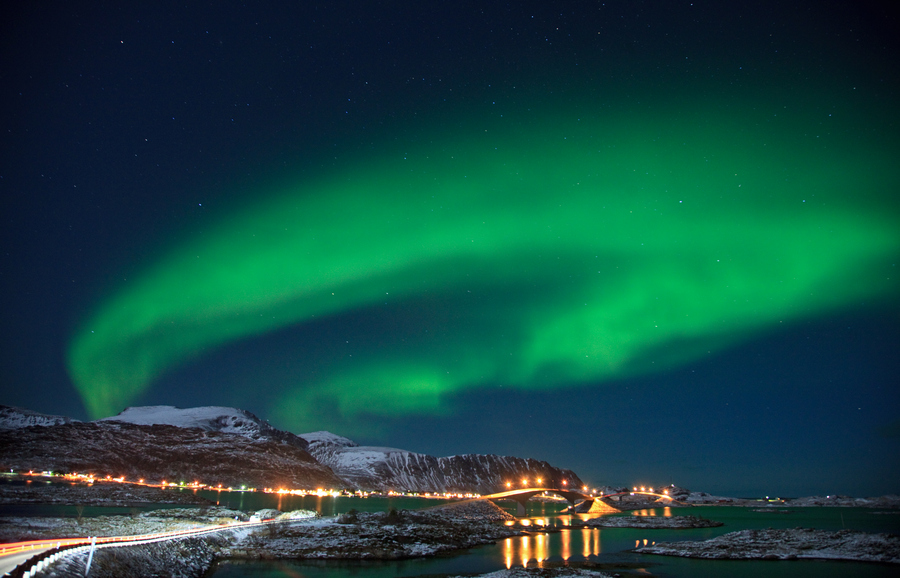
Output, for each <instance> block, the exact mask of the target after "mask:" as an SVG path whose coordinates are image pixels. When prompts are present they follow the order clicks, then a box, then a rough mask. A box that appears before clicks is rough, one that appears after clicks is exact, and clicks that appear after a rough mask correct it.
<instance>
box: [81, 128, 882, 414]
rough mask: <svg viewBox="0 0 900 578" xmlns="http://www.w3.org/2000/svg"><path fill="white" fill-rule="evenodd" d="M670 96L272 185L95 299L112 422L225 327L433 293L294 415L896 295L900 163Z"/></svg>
mask: <svg viewBox="0 0 900 578" xmlns="http://www.w3.org/2000/svg"><path fill="white" fill-rule="evenodd" d="M679 114H680V117H681V118H679V120H678V121H675V122H673V121H670V120H668V117H670V116H674V115H672V114H671V112H670V111H665V110H664V111H662V112H660V113H659V114H652V113H651V114H646V113H645V114H643V115H640V116H638V115H633V118H628V117H624V118H619V119H615V120H613V119H612V118H604V117H600V118H595V119H584V120H582V119H569V126H560V125H561V124H562V123H557V122H552V123H546V124H547V126H546V127H545V126H542V127H537V128H536V130H534V131H531V130H528V128H530V127H526V128H525V129H523V130H527V134H526V135H523V134H518V135H503V134H500V135H498V136H494V135H492V134H487V135H485V136H479V137H477V138H475V139H472V140H471V141H466V140H464V139H460V140H458V141H457V142H451V143H450V144H446V145H445V144H444V143H440V142H439V143H436V144H435V145H434V146H433V147H432V148H430V149H428V150H421V151H417V152H416V154H407V155H406V156H405V157H402V158H401V157H394V158H391V157H389V156H388V157H385V158H380V159H379V158H376V159H375V160H371V161H369V162H367V163H364V164H363V166H361V167H358V168H354V169H350V170H347V171H341V172H340V173H339V174H337V175H329V176H327V177H323V178H321V179H319V180H317V181H313V182H309V183H307V182H302V181H301V182H299V183H297V184H296V185H295V186H293V187H286V188H285V189H286V190H283V191H276V192H274V193H272V192H268V191H266V192H263V193H262V195H261V196H262V197H263V199H264V200H261V201H259V202H256V203H253V204H250V205H248V206H247V207H245V208H243V209H242V210H240V211H237V212H236V214H235V215H232V216H230V217H229V218H227V219H223V221H222V222H221V223H216V224H215V226H213V227H212V228H211V230H210V231H208V232H206V233H204V235H203V236H202V237H198V238H194V239H190V240H188V241H186V242H185V243H184V244H183V245H182V246H180V247H177V248H176V249H174V250H173V251H172V252H171V253H169V254H167V255H165V256H164V257H163V258H162V259H160V261H159V262H158V263H156V264H154V265H153V266H151V267H149V268H148V269H147V270H145V271H141V272H139V273H138V278H137V280H136V281H135V282H134V283H133V284H132V285H131V286H130V288H129V290H127V291H124V292H122V293H121V294H118V295H115V296H113V297H112V298H111V299H110V300H109V301H108V302H106V303H104V304H102V305H101V307H100V308H99V310H98V312H97V314H96V316H95V317H93V318H92V319H91V320H90V321H88V322H87V323H86V324H85V326H84V329H82V331H81V332H80V333H79V334H78V335H77V336H76V338H75V340H74V341H73V345H72V349H71V350H70V355H69V359H70V368H71V371H72V376H73V379H74V381H75V383H76V385H77V386H78V388H79V391H80V392H81V394H82V396H83V398H84V400H85V403H86V405H87V406H88V408H90V410H91V413H92V415H93V416H95V417H101V416H105V415H109V414H111V413H113V412H115V410H116V408H118V407H122V406H125V405H128V404H130V403H131V402H132V401H133V400H134V399H135V398H136V396H137V395H139V394H140V393H142V392H143V391H144V390H145V389H146V388H148V387H150V386H151V384H152V382H153V379H154V378H156V377H157V376H159V375H160V374H161V373H163V372H164V371H166V370H167V369H169V368H171V367H172V366H174V365H176V364H178V363H179V362H183V361H185V360H188V359H191V358H193V357H195V356H197V355H201V354H202V352H203V351H204V350H207V349H209V348H212V347H216V346H219V345H221V344H223V343H226V342H229V341H232V340H236V339H241V338H244V337H247V336H252V335H256V334H259V333H264V332H267V331H271V330H273V329H277V328H280V327H284V326H287V325H294V324H302V323H304V322H307V321H310V320H312V319H313V318H315V317H322V316H330V315H336V314H340V313H342V312H346V311H359V312H362V313H361V314H362V315H365V312H366V311H367V310H369V309H372V308H377V307H379V306H384V305H395V306H398V305H399V306H401V307H402V304H404V303H406V302H412V303H417V304H421V303H422V301H423V299H424V298H426V297H427V298H428V301H429V302H428V304H427V305H420V306H422V307H424V308H425V309H426V310H425V311H424V314H425V315H434V314H436V313H437V311H428V310H427V309H428V308H434V309H436V310H449V311H452V312H453V317H454V320H453V322H452V323H450V324H448V326H447V327H446V330H445V332H444V334H443V335H442V336H441V337H440V338H438V339H436V340H435V341H433V342H430V343H416V342H410V343H405V344H402V345H401V344H393V345H392V346H391V347H389V348H388V349H386V350H385V349H382V348H377V349H363V350H362V351H361V352H360V354H359V358H358V360H355V361H354V362H353V363H344V364H340V365H339V366H334V367H328V368H327V369H326V370H325V371H324V372H323V375H321V376H320V377H319V379H318V380H310V381H308V382H299V383H297V384H296V389H295V390H294V391H292V392H290V393H289V394H288V400H287V403H288V405H287V406H286V407H287V408H289V409H288V411H289V414H287V415H291V416H293V420H296V423H297V427H299V428H300V429H303V428H305V429H316V428H325V427H327V425H328V424H327V423H321V422H319V421H317V420H316V418H315V417H314V415H315V414H314V413H312V412H308V411H306V412H304V409H303V408H312V407H316V405H317V403H321V402H323V401H326V400H327V402H328V403H331V404H334V405H335V406H336V407H337V408H339V411H340V413H341V414H343V416H344V417H345V418H346V417H354V416H356V414H358V413H360V412H363V411H366V412H371V413H375V414H387V415H391V414H404V413H417V412H429V411H435V410H436V409H437V408H440V407H441V406H442V400H441V398H442V396H443V395H444V394H446V393H448V392H454V391H458V390H465V389H468V388H474V387H480V386H483V385H485V384H493V383H506V384H508V385H511V386H513V387H521V388H530V389H552V388H556V387H560V386H565V385H569V384H571V383H572V382H576V383H577V382H583V381H588V380H592V381H598V382H602V381H605V380H608V379H611V378H616V377H628V376H631V375H634V374H640V373H648V372H656V371H663V370H665V369H669V368H670V367H672V366H673V365H677V364H680V363H683V362H685V361H689V360H692V359H695V358H696V357H697V356H700V355H705V354H708V353H710V352H711V351H712V350H718V349H720V348H722V347H726V346H728V345H731V344H734V343H735V342H739V341H740V340H742V339H743V338H744V337H745V336H747V335H751V334H753V333H754V332H758V331H761V330H765V329H766V328H769V327H771V326H773V325H776V324H781V323H792V322H795V321H797V320H798V319H804V318H807V317H810V316H814V315H819V314H821V313H823V312H827V311H829V310H834V309H839V308H841V307H845V306H847V305H848V304H849V303H853V302H855V301H857V300H860V299H875V300H878V299H885V298H887V297H888V296H890V295H892V294H893V293H894V292H895V291H896V282H891V280H890V279H889V278H888V277H889V274H890V266H891V258H892V257H893V256H894V255H896V254H897V251H898V249H900V231H898V230H897V228H896V227H895V226H894V225H895V223H896V220H895V217H896V214H890V213H889V214H884V213H883V212H880V211H878V210H875V208H876V207H878V206H879V204H880V203H881V202H884V201H886V200H889V197H890V193H891V191H892V190H894V188H895V187H896V184H897V181H896V179H895V175H893V174H892V173H893V172H894V171H893V169H891V168H890V164H891V159H889V158H886V157H885V156H884V155H883V154H880V153H879V151H877V150H866V151H853V150H847V149H846V148H843V147H842V146H841V144H840V142H837V141H838V139H837V138H834V137H832V138H828V139H825V140H823V139H821V138H816V139H814V138H811V137H810V136H809V135H808V134H804V135H802V136H799V135H797V134H796V132H795V131H797V127H796V126H791V122H790V121H788V122H786V123H784V124H786V125H788V126H787V127H782V126H779V125H778V124H776V123H772V124H773V125H774V126H772V127H765V128H763V129H756V130H754V127H752V124H751V122H752V121H747V120H744V119H742V118H741V117H739V116H738V117H737V118H728V117H727V116H725V115H720V116H710V115H708V114H707V115H702V114H700V113H699V111H698V112H695V113H690V112H687V111H684V110H680V111H679ZM821 116H822V117H824V118H823V119H820V120H827V116H826V115H824V114H822V115H821ZM803 120H807V119H803ZM747 125H751V126H747ZM828 129H831V130H835V129H836V127H826V128H825V130H828ZM837 130H838V131H839V130H840V129H839V128H837ZM486 132H487V131H486ZM735 134H739V135H741V136H740V138H739V139H733V135H735ZM872 174H875V175H891V177H888V178H885V179H882V180H877V179H875V180H868V181H867V180H866V179H865V178H863V175H872ZM849 189H853V190H855V191H856V195H855V196H854V198H853V200H852V202H847V200H846V199H845V194H844V193H845V191H847V190H849ZM266 196H269V197H270V198H265V197H266ZM400 315H403V314H402V313H400ZM486 321H488V322H487V323H485V322H486ZM486 325H487V326H486ZM385 338H386V340H387V341H391V340H392V336H391V335H386V336H385ZM297 355H298V356H302V355H303V352H302V351H297ZM315 400H318V402H315ZM287 415H286V416H285V417H287Z"/></svg>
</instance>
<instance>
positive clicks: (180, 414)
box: [98, 405, 307, 450]
mask: <svg viewBox="0 0 900 578" xmlns="http://www.w3.org/2000/svg"><path fill="white" fill-rule="evenodd" d="M98 421H99V422H106V421H123V422H127V423H133V424H137V425H174V426H178V427H184V428H199V429H202V430H205V431H216V432H222V433H229V434H235V435H240V436H243V437H245V438H248V439H250V440H254V441H275V442H281V443H287V444H290V445H293V446H296V447H298V448H300V449H304V450H305V449H306V446H307V442H306V440H305V439H303V438H301V437H300V436H298V435H295V434H292V433H291V432H286V431H282V430H280V429H276V428H274V427H272V425H270V424H269V422H267V421H263V420H261V419H260V418H258V417H256V416H255V415H253V414H252V413H250V412H249V411H245V410H243V409H235V408H233V407H218V406H206V407H190V408H180V407H174V406H171V405H148V406H144V407H128V408H125V411H123V412H122V413H120V414H118V415H114V416H112V417H105V418H103V419H101V420H98Z"/></svg>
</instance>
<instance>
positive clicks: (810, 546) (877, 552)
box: [635, 528, 900, 564]
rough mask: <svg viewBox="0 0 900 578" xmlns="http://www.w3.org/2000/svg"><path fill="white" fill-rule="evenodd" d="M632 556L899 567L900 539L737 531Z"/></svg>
mask: <svg viewBox="0 0 900 578" xmlns="http://www.w3.org/2000/svg"><path fill="white" fill-rule="evenodd" d="M635 552H638V553H641V554H658V555H662V556H679V557H684V558H706V559H714V560H799V559H825V560H848V561H853V562H881V563H890V564H900V536H896V535H894V534H870V533H866V532H857V531H853V530H839V531H837V532H829V531H826V530H814V529H811V528H793V529H787V530H773V529H767V530H739V531H737V532H730V533H728V534H724V535H722V536H718V537H716V538H713V539H711V540H705V541H702V542H662V543H659V544H655V545H653V546H645V547H643V548H638V549H636V550H635Z"/></svg>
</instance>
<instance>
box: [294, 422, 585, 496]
mask: <svg viewBox="0 0 900 578" xmlns="http://www.w3.org/2000/svg"><path fill="white" fill-rule="evenodd" d="M300 437H302V438H304V439H305V440H306V441H307V442H309V447H308V448H307V451H309V453H310V454H312V455H313V457H315V458H316V460H317V461H318V462H319V463H321V464H323V465H326V466H328V467H330V468H331V469H332V471H334V473H335V474H336V475H337V476H338V477H340V478H341V479H343V480H345V481H346V482H347V483H348V484H349V486H350V487H353V488H360V489H366V490H381V491H388V490H395V491H412V492H441V493H443V492H475V493H479V494H490V493H494V492H501V491H503V490H506V489H507V487H506V483H507V482H510V483H513V484H515V485H519V484H520V483H521V481H522V480H523V479H528V480H530V481H531V483H530V484H529V485H538V484H537V479H538V478H540V479H541V485H543V486H545V487H563V486H568V487H574V488H580V487H581V485H582V482H581V480H580V479H579V478H578V476H577V475H575V473H574V472H572V471H571V470H566V469H561V468H556V467H553V466H551V465H550V464H548V463H547V462H544V461H540V460H535V459H530V458H517V457H509V456H498V455H490V454H489V455H481V454H465V455H458V456H450V457H442V458H438V457H434V456H430V455H426V454H419V453H415V452H411V451H407V450H401V449H397V448H385V447H372V446H360V445H358V444H356V443H354V442H353V441H351V440H349V439H347V438H345V437H341V436H337V435H334V434H332V433H329V432H312V433H306V434H301V435H300ZM563 482H565V483H563Z"/></svg>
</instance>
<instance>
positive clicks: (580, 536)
mask: <svg viewBox="0 0 900 578" xmlns="http://www.w3.org/2000/svg"><path fill="white" fill-rule="evenodd" d="M181 491H185V492H187V491H194V490H181ZM196 493H198V494H200V495H203V496H205V497H207V498H209V499H211V500H213V501H215V502H217V503H219V504H220V505H222V506H226V507H230V508H234V509H240V510H260V509H263V508H277V509H279V510H283V511H289V510H297V509H304V510H314V511H316V512H318V513H319V514H321V515H322V516H335V515H338V514H341V513H343V512H346V511H348V510H350V509H355V510H358V511H361V512H385V511H387V510H389V509H390V508H396V509H398V510H400V509H409V510H411V509H417V508H422V507H428V506H435V505H439V504H441V503H446V502H445V501H443V500H425V499H421V498H366V499H361V498H349V497H337V498H332V497H324V498H322V497H311V496H308V497H300V496H278V495H273V494H263V493H260V492H217V491H204V490H199V491H196ZM501 505H503V503H501ZM160 507H166V506H160V505H152V506H144V507H136V508H118V507H116V508H111V507H85V508H84V511H83V513H82V514H83V515H84V516H97V515H110V514H126V515H127V514H130V513H133V512H134V511H135V510H139V511H144V510H151V509H157V508H160ZM563 507H564V505H563V504H559V503H541V502H530V503H529V511H528V518H527V520H528V522H529V523H530V524H531V525H532V526H534V527H539V526H550V527H553V528H554V529H558V530H559V531H558V532H553V533H548V534H534V535H530V536H519V537H515V538H508V539H505V540H501V541H499V542H498V543H497V544H495V545H490V546H483V547H480V548H473V549H471V550H467V551H462V552H460V553H459V554H457V555H454V556H446V557H438V558H423V559H416V560H404V561H399V562H354V561H327V562H323V561H315V562H299V563H292V562H265V563H263V562H252V563H250V562H228V563H223V564H221V565H220V566H219V567H218V568H217V569H216V571H215V572H214V573H213V576H214V578H238V577H245V576H246V577H256V578H276V577H293V578H296V577H298V576H300V577H303V578H326V577H328V578H332V577H334V578H349V577H354V578H404V577H409V576H422V575H441V574H445V575H446V574H449V575H455V574H472V573H486V572H492V571H494V570H499V569H502V568H510V567H521V566H528V567H537V566H544V565H547V564H555V563H563V562H566V561H568V562H570V563H578V562H584V561H590V562H593V563H598V564H609V565H612V566H614V567H617V568H607V569H608V570H611V571H620V572H622V571H624V572H630V573H632V574H635V575H640V574H644V575H646V574H648V573H649V574H652V575H654V576H662V577H672V578H687V577H697V576H735V577H738V578H742V577H747V578H750V577H754V578H755V577H758V576H767V577H772V578H781V577H784V578H788V577H791V578H794V577H805V576H810V577H812V576H815V577H817V578H818V577H823V578H831V577H834V578H838V577H844V576H860V577H862V578H875V577H888V576H890V577H893V576H896V575H897V568H896V566H886V565H877V564H855V563H845V562H824V561H790V562H777V561H758V562H753V561H746V562H745V561H737V560H690V559H684V558H670V557H663V556H649V555H640V554H635V553H632V552H629V550H631V549H634V548H635V547H637V546H641V545H644V544H651V543H653V542H665V541H678V540H706V539H709V538H713V537H715V536H719V535H721V534H725V533H727V532H732V531H734V530H741V529H754V528H770V527H771V528H794V527H797V526H803V527H807V528H819V529H823V530H839V529H841V528H848V529H852V530H862V531H866V532H893V533H900V514H896V513H886V514H877V513H875V512H877V511H878V510H870V509H867V508H794V509H790V511H789V513H776V512H775V511H767V512H754V511H753V510H752V509H751V508H737V507H719V506H716V507H712V506H711V507H696V508H657V509H652V510H639V511H637V512H634V513H626V514H619V515H648V516H649V515H654V516H666V515H692V516H701V517H704V518H709V519H713V520H718V521H721V522H724V523H725V526H722V527H719V528H706V529H697V530H635V529H629V528H602V529H580V528H575V529H569V526H570V525H571V523H572V517H571V516H568V515H560V514H559V512H560V510H562V509H563ZM507 510H508V511H510V512H512V513H515V504H514V503H513V502H509V503H508V504H507ZM16 515H24V516H72V517H74V516H76V515H77V512H76V508H75V506H58V505H0V516H16ZM579 517H581V518H587V517H589V516H579Z"/></svg>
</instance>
